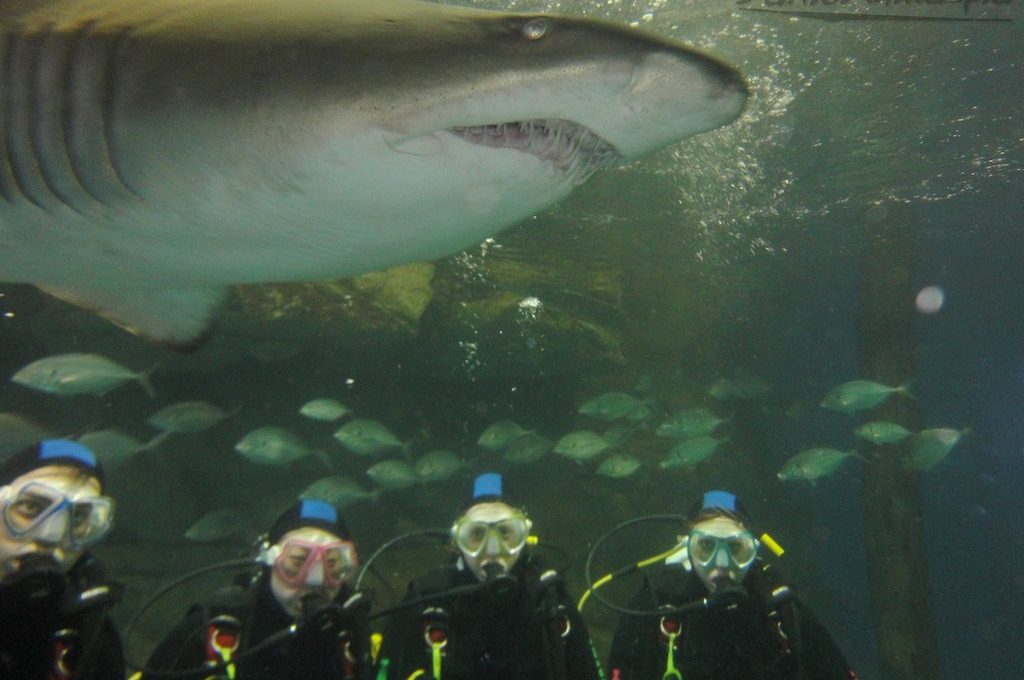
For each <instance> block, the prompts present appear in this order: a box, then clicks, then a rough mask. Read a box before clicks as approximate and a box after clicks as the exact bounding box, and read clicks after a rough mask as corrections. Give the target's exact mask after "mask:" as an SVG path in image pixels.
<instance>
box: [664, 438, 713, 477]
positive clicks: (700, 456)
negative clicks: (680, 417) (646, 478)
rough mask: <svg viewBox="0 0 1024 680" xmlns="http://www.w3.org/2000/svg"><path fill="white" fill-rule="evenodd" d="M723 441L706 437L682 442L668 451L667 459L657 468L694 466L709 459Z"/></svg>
mask: <svg viewBox="0 0 1024 680" xmlns="http://www.w3.org/2000/svg"><path fill="white" fill-rule="evenodd" d="M723 441H725V440H723V439H715V438H714V437H706V436H705V437H697V438H695V439H686V440H683V441H681V442H679V443H678V444H676V445H675V446H673V447H672V448H671V449H670V450H669V452H668V458H666V459H665V460H663V461H661V463H659V464H658V467H660V468H662V469H663V470H667V469H669V468H674V467H685V466H689V465H696V464H697V463H699V462H701V461H703V460H707V459H708V458H710V457H711V455H712V454H713V453H714V452H715V451H717V450H718V447H719V446H721V445H722V442H723Z"/></svg>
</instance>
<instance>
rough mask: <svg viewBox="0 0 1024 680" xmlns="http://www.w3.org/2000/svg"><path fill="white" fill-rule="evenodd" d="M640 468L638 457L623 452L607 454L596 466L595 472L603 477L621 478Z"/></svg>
mask: <svg viewBox="0 0 1024 680" xmlns="http://www.w3.org/2000/svg"><path fill="white" fill-rule="evenodd" d="M639 469H640V459H639V458H634V457H633V456H629V455H626V454H624V453H616V454H613V455H611V456H608V457H607V458H605V459H604V461H603V462H602V463H601V464H600V465H598V466H597V474H599V475H603V476H605V477H614V478H616V479H621V478H622V477H629V476H630V475H631V474H633V473H634V472H636V471H637V470H639Z"/></svg>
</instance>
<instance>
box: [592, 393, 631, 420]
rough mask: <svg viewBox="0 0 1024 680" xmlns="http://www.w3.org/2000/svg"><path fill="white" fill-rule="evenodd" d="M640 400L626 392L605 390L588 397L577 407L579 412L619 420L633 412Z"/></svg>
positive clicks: (593, 416)
mask: <svg viewBox="0 0 1024 680" xmlns="http://www.w3.org/2000/svg"><path fill="white" fill-rule="evenodd" d="M639 404H640V401H639V400H638V399H637V398H636V397H634V396H633V395H631V394H626V393H625V392H605V393H604V394H601V395H598V396H596V397H594V398H593V399H588V400H587V401H585V402H583V404H582V405H581V406H580V407H579V409H577V411H578V412H579V413H582V414H583V415H585V416H590V417H591V418H599V419H601V420H618V419H619V418H625V417H626V416H628V415H629V414H631V413H632V412H633V411H634V410H635V409H636V407H637V406H639Z"/></svg>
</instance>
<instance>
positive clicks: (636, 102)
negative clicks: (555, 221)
mask: <svg viewBox="0 0 1024 680" xmlns="http://www.w3.org/2000/svg"><path fill="white" fill-rule="evenodd" d="M747 96H748V91H747V87H746V85H745V82H744V79H743V77H742V76H741V75H740V73H739V72H738V71H737V70H736V69H735V68H734V67H732V66H731V65H728V64H726V63H724V62H722V61H720V60H718V59H716V58H714V57H712V56H710V55H707V54H704V53H702V52H700V51H698V50H696V49H693V48H691V47H688V46H686V45H685V44H682V43H680V42H678V41H675V40H672V39H668V38H665V37H660V36H658V35H654V34H651V33H648V32H643V31H641V30H638V29H634V28H631V27H629V26H626V25H619V24H616V23H614V22H608V21H603V20H596V19H590V18H580V17H572V16H560V15H551V14H523V13H506V12H496V11H486V10H480V9H473V8H466V7H457V6H450V5H443V4H438V3H432V2H419V1H416V0H3V2H2V3H0V281H3V282H8V283H28V284H33V285H35V286H37V287H39V288H40V289H42V290H44V291H46V292H48V293H50V294H52V295H55V296H57V297H59V298H61V299H64V300H67V301H70V302H72V303H74V304H77V305H80V306H83V307H86V308H89V309H92V310H94V311H96V312H97V313H99V314H100V315H102V316H104V317H106V318H107V319H110V320H111V321H113V322H115V323H117V324H119V325H121V326H122V327H124V328H126V329H128V330H130V331H132V332H135V333H137V334H140V335H142V336H145V337H147V338H151V339H154V340H157V341H162V342H165V343H169V344H174V345H187V344H189V343H191V342H194V341H196V339H197V338H200V337H202V336H203V335H204V333H206V332H207V329H208V328H209V327H210V324H211V323H212V322H213V321H214V319H215V318H216V316H217V312H218V309H219V307H220V306H221V304H222V301H223V300H224V299H225V296H226V294H227V291H228V290H229V289H230V287H231V286H232V285H235V284H244V283H261V282H282V281H304V280H316V279H328V278H342V277H348V276H353V275H356V274H360V273H364V272H368V271H376V270H381V269H385V268H388V267H391V266H394V265H397V264H401V263H406V262H413V261H425V260H431V259H437V258H440V257H444V256H447V255H450V254H453V253H457V252H459V251H461V250H464V249H465V248H467V247H469V246H471V245H474V244H477V243H480V242H481V241H483V240H485V239H486V238H488V237H490V236H493V235H494V234H495V233H497V232H499V231H500V230H502V229H504V228H506V227H508V226H510V225H513V224H515V223H517V222H520V221H522V220H524V219H526V218H527V217H529V216H531V215H534V214H536V213H538V212H540V211H542V210H544V209H546V208H547V207H549V206H551V205H553V204H554V203H556V202H557V201H559V200H561V199H563V198H564V197H565V196H567V195H568V194H569V193H570V192H571V191H572V190H573V189H574V187H576V186H578V185H580V184H582V183H583V182H585V181H586V180H587V178H589V177H590V176H591V175H593V173H595V172H598V171H600V170H601V168H603V167H606V166H608V165H610V164H614V163H618V162H622V161H628V160H630V159H634V158H637V157H640V156H643V155H644V154H647V153H649V152H651V151H654V150H656V149H659V148H662V147H665V146H668V145H671V144H673V143H676V142H678V141H679V140H681V139H684V138H686V137H689V136H692V135H696V134H699V133H702V132H706V131H709V130H712V129H714V128H717V127H720V126H723V125H727V124H729V123H730V122H732V121H734V120H735V119H736V118H737V117H739V116H740V115H741V113H742V110H743V108H744V105H745V102H746V100H747Z"/></svg>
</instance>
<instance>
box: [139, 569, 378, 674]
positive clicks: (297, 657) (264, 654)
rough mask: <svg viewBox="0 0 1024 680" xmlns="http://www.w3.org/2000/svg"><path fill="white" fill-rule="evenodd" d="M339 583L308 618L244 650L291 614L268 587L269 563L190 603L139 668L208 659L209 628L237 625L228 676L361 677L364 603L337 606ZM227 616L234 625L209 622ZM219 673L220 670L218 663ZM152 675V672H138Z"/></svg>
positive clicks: (366, 663)
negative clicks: (252, 576) (243, 580)
mask: <svg viewBox="0 0 1024 680" xmlns="http://www.w3.org/2000/svg"><path fill="white" fill-rule="evenodd" d="M349 594H350V593H348V592H347V590H346V589H344V588H343V589H342V592H341V593H339V595H338V597H337V598H336V599H335V601H334V603H332V604H331V606H330V607H328V608H326V609H321V610H320V611H319V612H318V613H317V614H313V615H311V617H310V618H309V619H305V620H300V621H299V622H298V624H299V625H298V631H297V632H296V633H294V634H283V635H282V637H281V639H280V640H279V641H278V642H275V643H273V644H270V645H268V646H266V647H264V648H262V649H260V650H258V651H256V652H255V653H253V654H251V655H247V651H248V650H251V649H253V648H254V647H256V646H257V645H259V644H260V643H263V642H264V641H267V639H268V638H270V637H271V636H274V635H275V634H277V633H282V631H286V630H287V629H288V628H289V626H291V625H292V624H293V623H296V621H295V620H294V619H293V618H292V617H291V616H290V615H289V614H288V613H287V612H286V611H285V610H284V608H283V607H282V606H281V605H280V603H278V601H277V599H276V598H275V597H274V594H273V592H272V591H271V590H270V578H269V571H266V572H264V573H263V574H262V575H261V576H260V577H259V578H258V579H257V580H256V581H255V583H253V584H252V585H251V586H250V587H249V588H248V589H242V588H240V587H234V588H228V589H225V590H222V591H220V592H218V593H217V594H216V595H215V596H214V597H213V598H211V600H210V601H209V602H208V603H206V604H205V605H196V606H193V607H192V608H191V609H190V610H189V611H188V613H187V614H186V615H185V619H184V620H183V621H182V622H181V623H179V624H178V626H177V627H175V628H174V629H173V630H172V631H171V632H170V633H169V634H168V635H167V636H166V637H165V638H164V639H163V640H162V641H161V642H160V644H159V645H158V646H157V648H156V651H154V652H153V655H152V656H151V657H150V658H149V661H148V662H147V663H146V670H149V671H154V670H185V669H192V668H200V667H202V666H203V665H204V664H206V663H211V664H212V663H216V662H218V661H219V660H220V658H219V657H215V656H213V655H212V654H211V653H210V652H209V651H208V650H207V643H208V641H209V640H210V636H211V633H212V632H213V630H214V629H215V628H216V629H219V630H222V631H224V630H230V631H234V632H237V635H238V649H237V650H236V651H234V652H233V655H232V656H233V658H239V661H238V663H237V670H236V675H235V678H236V680H309V679H311V678H315V679H316V680H350V679H351V680H366V679H368V678H370V677H371V672H372V668H371V662H370V658H369V626H368V625H367V618H366V617H367V613H368V606H365V607H363V606H360V607H354V608H346V609H342V605H343V604H344V603H345V601H346V600H347V599H348V597H349ZM223 616H228V617H233V618H234V619H235V621H237V624H238V625H237V626H230V625H227V626H225V625H224V624H223V623H218V624H215V623H213V622H214V620H215V619H217V617H223ZM221 674H223V671H221ZM209 675H210V673H209V671H203V672H197V673H195V674H194V675H191V674H189V675H184V676H177V677H179V678H182V680H188V679H190V678H194V679H199V678H206V677H209ZM143 677H144V678H147V679H148V678H152V679H153V680H156V678H159V677H160V676H159V675H158V674H156V673H144V675H143Z"/></svg>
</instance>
